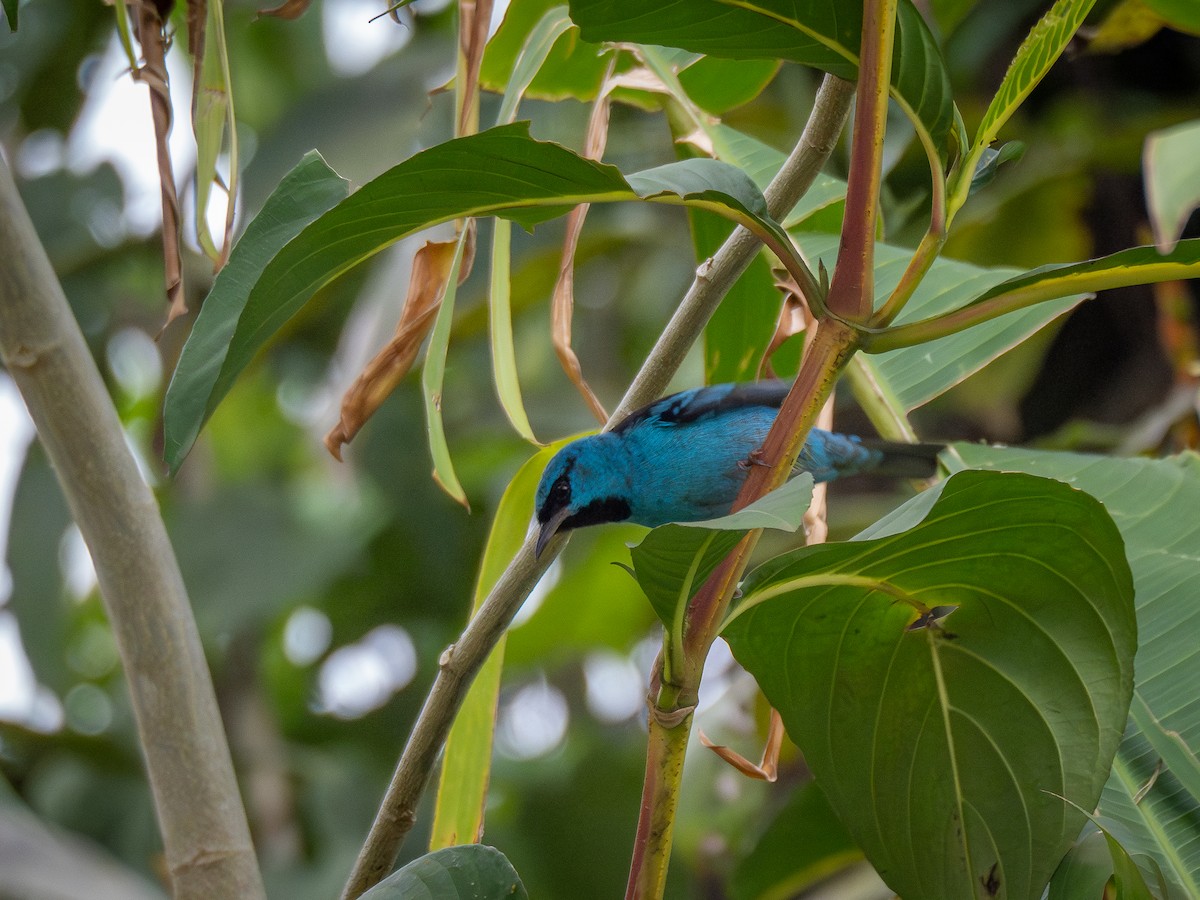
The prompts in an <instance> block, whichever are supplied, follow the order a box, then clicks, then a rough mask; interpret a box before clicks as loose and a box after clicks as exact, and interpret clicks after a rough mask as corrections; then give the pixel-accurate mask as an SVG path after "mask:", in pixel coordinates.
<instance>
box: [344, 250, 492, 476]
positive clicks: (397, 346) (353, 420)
mask: <svg viewBox="0 0 1200 900" xmlns="http://www.w3.org/2000/svg"><path fill="white" fill-rule="evenodd" d="M457 244H458V241H457V240H453V241H429V242H427V243H426V244H425V246H423V247H422V248H421V249H420V250H418V251H417V252H416V255H415V256H414V257H413V264H412V275H411V276H410V277H409V282H408V297H407V298H406V299H405V301H404V309H403V310H402V311H401V313H400V321H399V323H398V324H397V325H396V333H395V334H394V335H393V336H392V339H391V340H390V341H388V343H387V345H386V346H385V347H384V348H383V349H382V350H380V351H379V352H378V353H377V354H376V355H375V358H374V359H372V360H371V361H370V362H369V363H367V366H366V368H364V369H363V371H362V373H361V374H360V375H359V376H358V378H356V379H355V381H354V384H352V385H351V386H350V389H349V390H347V391H346V393H345V395H344V396H343V397H342V413H341V419H340V420H339V421H338V423H337V425H335V426H334V427H333V428H332V429H330V431H329V433H328V434H327V435H325V446H326V448H327V449H328V450H329V452H330V453H332V454H333V456H334V458H335V459H338V460H341V458H342V446H343V445H344V444H348V443H350V441H351V440H353V438H354V436H355V435H356V434H358V432H359V430H360V429H361V428H362V427H363V425H364V424H366V422H367V420H368V419H370V418H371V416H372V415H374V414H375V410H377V409H379V407H380V405H382V403H383V401H384V400H386V399H387V398H388V396H389V395H390V394H391V393H392V391H393V390H395V388H396V385H398V384H399V383H400V380H401V379H402V378H403V377H404V376H405V375H406V374H408V371H409V369H411V368H412V365H413V362H414V361H415V360H416V358H417V353H418V352H419V351H420V349H421V342H422V341H424V340H425V336H426V335H428V334H429V329H430V328H432V327H433V320H434V318H435V316H436V315H437V311H438V308H439V307H440V306H441V303H442V297H443V295H444V294H445V291H446V281H447V279H448V278H449V277H450V267H451V265H452V263H453V261H454V250H455V247H456V246H457ZM474 248H475V230H474V228H473V227H472V228H471V230H470V232H469V233H468V235H467V246H466V248H465V256H464V259H463V264H462V266H461V268H460V270H459V283H460V284H461V283H462V282H463V280H465V279H466V277H467V275H468V274H469V273H470V271H471V261H472V257H473V256H474Z"/></svg>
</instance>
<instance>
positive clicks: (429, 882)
mask: <svg viewBox="0 0 1200 900" xmlns="http://www.w3.org/2000/svg"><path fill="white" fill-rule="evenodd" d="M362 900H529V894H527V893H526V892H525V885H523V884H522V883H521V879H520V877H519V876H518V875H517V873H516V870H515V869H513V867H512V864H511V863H510V862H509V861H508V859H507V858H505V856H504V854H503V853H501V852H500V851H499V850H497V849H496V848H495V847H486V846H484V845H482V844H464V845H462V846H459V847H447V848H446V849H444V850H437V851H435V852H433V853H429V854H426V855H425V856H422V857H421V858H420V859H414V860H413V861H412V862H410V863H409V864H408V865H406V866H405V867H404V868H402V869H400V870H398V871H396V872H393V873H392V874H391V875H389V876H388V877H387V878H385V879H384V880H383V881H381V882H379V884H377V885H375V887H373V888H371V889H370V890H369V891H367V892H366V893H365V894H363V895H362Z"/></svg>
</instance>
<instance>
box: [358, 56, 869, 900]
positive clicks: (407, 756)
mask: <svg viewBox="0 0 1200 900" xmlns="http://www.w3.org/2000/svg"><path fill="white" fill-rule="evenodd" d="M853 95H854V85H853V84H851V83H849V82H847V81H843V80H842V79H840V78H834V77H833V76H829V75H827V76H826V77H825V80H824V81H823V82H822V83H821V88H820V90H819V91H818V92H817V99H816V103H815V104H814V107H813V111H812V114H811V116H810V117H809V121H808V125H807V126H806V127H805V129H804V133H803V134H802V135H801V137H800V141H799V143H798V144H797V145H796V148H795V149H794V150H793V151H792V154H791V155H790V156H789V157H788V159H787V161H786V162H785V163H784V165H783V167H782V168H781V169H780V170H779V172H778V174H776V176H775V178H774V179H773V180H772V182H771V184H770V185H769V186H768V187H767V190H766V192H765V193H766V199H767V208H768V210H769V211H770V212H771V214H772V215H773V216H775V217H777V218H778V217H779V216H781V215H783V214H784V213H786V212H787V211H788V210H790V209H791V208H792V207H793V206H795V205H796V203H797V202H798V201H799V199H800V198H801V197H802V196H804V192H805V191H807V190H808V188H809V186H811V184H812V183H813V181H814V180H815V178H816V176H817V174H818V173H819V172H820V170H821V167H822V166H823V165H824V164H825V161H826V160H827V159H828V158H829V154H830V153H831V152H832V151H833V147H834V145H835V144H836V143H837V139H838V136H839V135H840V134H841V131H842V128H843V126H844V125H845V122H846V113H847V110H848V109H849V107H850V99H851V98H852V97H853ZM759 246H760V245H759V242H758V239H757V238H755V237H754V236H753V235H752V234H750V232H749V231H747V230H746V229H744V228H737V229H736V230H735V231H734V232H733V234H731V235H730V236H729V238H728V239H727V240H726V241H725V243H724V245H722V247H721V249H720V250H719V251H718V252H717V254H716V255H715V256H714V257H713V258H712V259H711V260H708V261H707V262H705V263H704V264H703V265H701V266H700V269H699V270H698V272H697V275H696V280H695V281H694V282H693V283H692V286H691V288H690V289H689V290H688V292H687V294H686V295H685V297H684V299H683V301H682V302H681V303H680V305H679V308H678V309H677V310H676V312H675V315H674V316H673V317H672V318H671V321H670V322H669V323H668V324H667V327H666V329H665V330H664V331H663V334H662V335H661V336H660V337H659V340H658V343H657V344H656V345H655V347H654V349H653V350H652V351H651V353H650V356H649V357H647V359H646V362H645V363H643V365H642V368H641V371H640V372H639V373H638V375H637V377H636V378H635V379H634V381H633V383H632V384H631V385H630V387H629V390H628V391H626V393H625V397H624V399H623V400H622V401H621V404H620V406H619V407H618V408H617V410H616V411H615V412H614V413H613V415H612V417H611V418H610V419H609V422H608V425H607V426H606V427H609V428H611V427H612V426H613V425H615V424H616V423H617V422H619V421H621V419H623V418H625V416H626V415H628V414H629V413H630V412H631V411H632V410H633V409H636V408H637V407H639V406H643V405H645V404H646V403H648V402H649V401H651V400H653V399H655V398H656V397H659V396H661V395H662V394H663V392H664V391H665V390H666V388H667V385H668V383H669V382H670V380H671V377H672V376H673V375H674V374H675V371H676V370H677V369H678V368H679V365H680V363H682V361H683V358H684V356H685V355H686V354H687V351H688V350H689V349H690V348H691V346H692V345H693V344H694V343H695V342H696V339H697V338H698V337H699V336H700V333H701V331H702V330H703V329H704V325H705V324H706V323H707V322H708V320H709V318H710V317H711V316H712V314H713V312H714V311H715V310H716V308H717V305H718V304H719V303H720V302H721V298H722V297H724V295H725V293H726V292H727V291H728V290H729V288H730V287H731V286H732V285H733V283H734V282H735V281H737V278H738V276H739V275H741V273H742V272H743V271H745V268H746V266H748V265H749V264H750V260H751V259H753V257H754V254H755V253H757V252H758V249H759ZM534 543H535V536H534V535H532V534H531V535H530V536H528V537H526V539H525V543H524V544H523V545H522V546H521V549H520V550H519V551H518V552H517V554H516V556H515V557H514V558H513V561H512V562H511V563H510V564H509V566H508V568H507V569H506V570H505V572H504V574H503V575H501V576H500V580H499V581H497V582H496V585H495V587H493V588H492V590H491V592H490V593H489V594H488V597H487V599H486V600H484V602H483V605H482V606H481V607H480V609H479V612H478V613H477V614H476V615H475V616H474V617H473V618H472V619H471V621H470V622H469V623H468V624H467V627H466V630H465V631H463V634H462V636H461V637H460V638H459V640H458V642H457V643H455V644H454V645H453V646H452V647H450V648H449V649H448V650H447V651H446V653H445V654H443V660H442V666H441V668H440V670H439V671H438V675H437V678H436V679H435V680H434V683H433V687H432V688H430V691H429V694H428V696H427V697H426V698H425V704H424V706H423V707H422V708H421V712H420V715H418V717H417V721H416V723H415V724H414V725H413V730H412V733H411V735H410V736H409V739H408V743H407V744H406V745H405V747H404V752H403V753H402V754H401V756H400V760H399V762H398V763H397V765H396V771H395V774H394V775H393V776H392V782H391V784H390V785H389V786H388V790H387V793H386V794H385V795H384V798H383V801H382V802H381V804H380V808H379V812H378V813H377V814H376V816H375V821H374V823H373V824H372V825H371V830H370V832H369V833H368V835H367V839H366V841H365V842H364V844H363V847H362V850H361V851H360V852H359V856H358V859H357V860H356V861H355V864H354V869H353V871H352V872H351V874H350V878H349V880H348V881H347V883H346V887H345V889H344V890H343V892H342V898H343V900H353V898H355V897H358V896H359V895H361V894H362V893H363V892H365V891H366V890H368V889H369V888H370V887H372V886H373V885H375V884H377V883H378V882H379V881H380V880H381V879H382V878H383V877H384V876H385V875H387V874H388V872H390V871H391V869H392V866H393V865H395V862H396V856H397V854H398V853H399V852H400V847H401V846H402V845H403V843H404V839H405V837H406V836H407V835H408V832H409V831H410V830H411V829H412V826H413V823H414V822H415V821H416V807H417V803H418V801H419V800H420V799H421V794H422V793H423V792H424V790H425V786H426V785H427V784H428V783H429V778H430V776H431V774H432V772H433V767H434V765H435V763H436V762H437V756H438V753H439V752H440V751H441V748H442V745H443V744H444V743H445V741H446V735H447V734H448V733H449V731H450V726H451V725H452V724H453V722H454V716H455V714H456V713H457V712H458V708H459V706H461V705H462V701H463V698H464V697H465V696H466V692H467V690H468V689H469V688H470V686H471V682H472V680H473V679H474V677H475V675H476V673H478V671H479V669H480V667H481V666H482V665H483V663H484V661H485V660H486V659H487V656H488V654H489V653H490V652H491V650H492V648H493V647H494V646H495V644H496V641H497V640H498V639H499V638H500V636H501V635H502V634H503V633H504V631H505V629H507V628H508V624H509V622H511V621H512V617H513V616H514V615H516V613H517V610H518V609H520V608H521V604H522V603H524V602H525V598H526V597H527V596H529V592H530V591H531V590H533V587H534V585H536V584H537V582H538V579H539V578H541V576H542V574H543V573H544V572H545V571H546V569H547V568H549V566H550V563H551V562H552V561H553V560H554V559H555V558H556V557H557V556H558V554H559V553H560V552H561V550H562V548H563V547H564V546H565V545H566V539H565V538H564V537H557V538H555V539H554V540H553V541H552V542H551V543H550V545H549V546H547V547H546V548H545V551H544V552H543V553H542V555H541V557H540V558H539V559H535V557H534V553H533V550H534Z"/></svg>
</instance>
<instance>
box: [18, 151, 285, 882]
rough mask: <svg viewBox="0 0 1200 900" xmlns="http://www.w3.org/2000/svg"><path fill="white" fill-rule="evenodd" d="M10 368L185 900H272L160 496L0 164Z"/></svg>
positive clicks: (173, 873)
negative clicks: (101, 613) (118, 666)
mask: <svg viewBox="0 0 1200 900" xmlns="http://www.w3.org/2000/svg"><path fill="white" fill-rule="evenodd" d="M0 246H2V247H4V250H5V265H4V266H3V267H0V359H3V361H4V364H5V366H7V368H8V371H9V374H10V375H11V376H12V378H13V381H15V382H16V385H17V387H18V389H19V390H20V391H21V395H22V397H24V399H25V404H26V406H27V407H28V408H29V413H30V415H31V416H32V417H33V421H34V423H35V424H36V426H37V432H38V438H39V440H40V441H41V442H42V446H43V447H45V449H46V453H47V455H48V456H49V457H50V461H51V463H52V464H53V466H54V471H55V473H56V474H57V476H58V481H59V483H60V484H61V485H62V489H63V493H64V494H65V495H66V498H67V502H68V504H69V505H70V507H71V514H72V516H73V517H74V519H75V522H76V523H77V524H78V525H79V530H80V532H81V533H82V535H83V539H84V541H85V542H86V543H87V546H88V549H89V550H90V551H91V555H92V561H93V562H94V564H95V567H96V577H97V580H98V581H99V584H100V594H101V597H102V598H103V601H104V607H105V611H106V612H107V614H108V619H109V622H110V624H111V625H112V629H113V634H114V636H115V638H116V642H117V647H118V649H119V651H120V655H121V663H122V665H123V667H124V670H125V677H126V681H127V683H128V686H129V695H130V700H131V701H132V704H133V711H134V718H135V721H136V723H137V729H138V737H139V740H140V743H141V747H142V753H143V754H144V757H145V761H146V770H147V773H148V776H149V781H150V788H151V791H152V792H153V795H154V806H155V811H156V813H157V815H158V823H159V829H160V830H161V832H162V838H163V847H164V852H165V854H166V863H167V869H168V871H169V872H170V878H171V886H172V893H173V896H174V897H175V898H176V900H211V898H214V897H236V898H238V900H256V898H263V897H265V894H264V891H263V885H262V878H261V876H260V874H259V870H258V865H257V863H256V861H255V858H254V847H253V845H252V843H251V840H250V829H249V827H248V826H247V824H246V814H245V810H244V807H243V805H242V801H241V797H240V796H239V793H238V785H237V779H236V777H235V775H234V771H233V763H232V762H231V760H230V755H229V746H228V744H227V743H226V740H225V732H224V729H223V727H222V724H221V714H220V710H219V709H218V708H217V700H216V696H215V694H214V692H213V686H212V678H211V677H210V675H209V671H208V666H207V664H206V662H205V659H204V650H203V648H202V647H201V645H200V635H199V633H198V631H197V629H196V622H195V619H194V618H193V616H192V610H191V607H190V605H189V604H188V597H187V592H186V589H185V588H184V584H183V578H182V577H181V575H180V574H179V565H178V563H177V562H176V559H175V553H174V551H173V550H172V548H171V542H170V540H169V539H168V537H167V532H166V528H165V527H164V526H163V522H162V518H161V516H160V514H159V511H158V505H157V503H156V502H155V499H154V495H153V494H152V493H151V491H150V488H149V486H148V485H147V484H146V482H145V481H144V480H143V478H142V475H141V473H140V472H139V471H138V467H137V463H136V461H135V460H134V458H133V455H132V454H131V453H130V451H129V447H128V446H127V445H126V443H125V434H124V432H123V431H122V429H121V423H120V420H119V419H118V418H117V412H116V410H115V409H114V408H113V405H112V401H111V400H110V398H109V396H108V391H107V390H106V389H105V387H104V381H103V380H102V379H101V377H100V372H99V371H98V370H97V368H96V364H95V362H94V361H93V359H92V356H91V354H90V352H89V351H88V347H87V344H86V343H85V342H84V339H83V335H82V333H81V332H80V330H79V326H78V324H77V323H76V322H75V318H74V316H73V315H72V313H71V309H70V307H69V306H68V305H67V299H66V297H65V296H64V295H63V291H62V286H61V285H60V284H59V282H58V279H57V278H56V277H55V274H54V270H53V268H52V267H51V265H50V260H49V259H48V258H47V256H46V251H45V249H44V248H43V247H42V245H41V242H40V241H39V240H38V237H37V234H36V232H35V231H34V228H33V223H32V222H31V221H30V219H29V214H28V213H27V211H26V210H25V207H24V205H23V204H22V202H21V198H20V196H19V195H18V193H17V188H16V184H15V183H14V182H13V179H12V175H11V173H10V172H9V169H8V165H7V163H5V162H4V160H3V158H2V157H0Z"/></svg>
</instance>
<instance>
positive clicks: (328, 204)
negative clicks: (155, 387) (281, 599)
mask: <svg viewBox="0 0 1200 900" xmlns="http://www.w3.org/2000/svg"><path fill="white" fill-rule="evenodd" d="M349 192H350V185H349V183H348V182H347V181H345V179H343V178H341V177H340V176H339V175H338V174H337V173H336V172H334V171H333V169H331V168H329V166H328V165H326V164H325V160H323V159H321V156H320V154H319V153H317V152H316V151H312V152H310V153H307V154H305V156H304V158H303V159H302V160H300V162H299V163H298V164H297V165H296V168H294V169H292V171H291V172H289V173H288V174H287V175H285V176H284V178H283V180H282V181H280V182H279V186H278V187H277V188H275V190H274V191H273V192H272V193H271V196H270V197H268V198H267V202H266V203H264V204H263V208H262V210H261V211H260V212H259V214H258V215H257V216H255V217H254V220H253V221H252V222H251V223H250V224H249V225H248V226H247V227H246V232H245V234H243V235H242V237H241V240H239V241H238V243H237V245H236V246H235V247H234V248H233V252H232V253H231V254H230V256H229V263H228V264H227V265H226V266H225V268H223V269H222V270H221V272H220V274H219V275H217V279H216V281H215V282H214V283H213V288H212V290H211V291H210V292H209V295H208V299H207V300H205V301H204V306H202V307H201V308H200V313H199V315H198V316H196V324H195V325H194V326H193V327H192V333H191V335H189V337H188V340H187V343H186V344H185V345H184V348H183V353H182V354H181V355H180V357H179V363H178V364H177V365H176V366H175V374H174V376H173V377H172V378H171V385H170V387H168V388H167V396H166V400H165V401H164V403H163V456H164V457H165V459H166V461H167V465H168V466H169V467H170V468H171V469H176V468H178V467H179V464H180V463H181V462H182V461H183V458H184V456H186V455H187V452H188V450H189V449H191V446H192V444H193V443H194V442H195V440H196V435H197V434H199V433H200V426H201V425H202V424H203V423H204V422H205V421H206V420H207V419H208V417H209V416H210V415H211V414H212V411H213V409H214V408H215V407H216V404H217V400H219V399H220V397H214V395H213V385H214V384H215V383H216V381H217V379H218V378H219V375H220V372H221V369H222V367H223V366H224V365H225V361H226V354H227V352H228V349H229V342H230V340H231V339H232V338H233V335H234V331H235V329H236V327H237V324H238V322H239V321H240V317H241V315H242V313H243V312H244V310H245V309H246V305H247V303H248V301H249V299H250V291H251V289H252V288H253V287H254V285H255V283H256V282H257V281H258V279H259V278H260V277H261V275H262V272H263V269H265V268H266V266H267V263H269V262H270V261H271V257H273V256H274V255H275V254H276V253H277V252H278V251H279V250H280V248H282V247H283V246H284V245H285V244H286V243H287V242H288V241H290V240H291V239H292V238H294V237H295V236H296V235H297V234H299V233H300V232H301V230H303V228H304V226H306V225H307V224H308V223H309V222H311V221H312V220H313V219H315V218H316V217H317V216H319V215H320V214H321V213H323V212H325V211H326V210H328V209H330V208H332V207H333V206H334V205H335V204H336V203H337V202H338V201H340V200H342V199H344V198H345V197H346V195H347V194H348V193H349ZM242 365H243V366H244V365H245V362H243V363H242ZM240 368H241V366H239V369H240ZM224 393H225V392H222V394H221V395H222V396H223V395H224Z"/></svg>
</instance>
